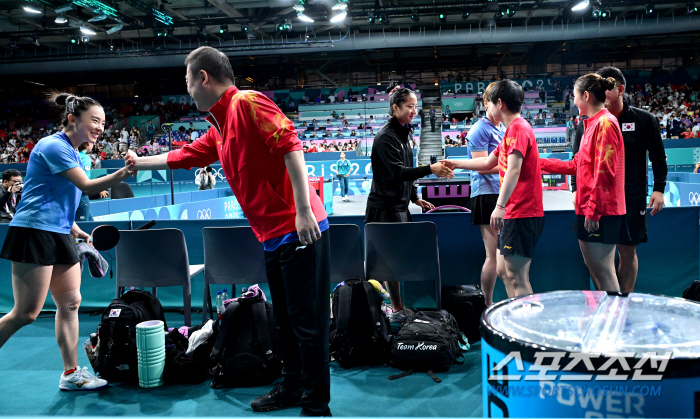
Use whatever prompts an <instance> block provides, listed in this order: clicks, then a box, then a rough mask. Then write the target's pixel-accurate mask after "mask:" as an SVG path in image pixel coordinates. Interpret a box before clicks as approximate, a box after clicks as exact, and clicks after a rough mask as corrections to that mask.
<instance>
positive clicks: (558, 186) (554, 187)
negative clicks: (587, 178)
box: [542, 170, 569, 191]
mask: <svg viewBox="0 0 700 419" xmlns="http://www.w3.org/2000/svg"><path fill="white" fill-rule="evenodd" d="M542 189H544V190H545V191H562V190H568V189H569V175H558V174H555V173H547V172H545V171H544V170H543V171H542Z"/></svg>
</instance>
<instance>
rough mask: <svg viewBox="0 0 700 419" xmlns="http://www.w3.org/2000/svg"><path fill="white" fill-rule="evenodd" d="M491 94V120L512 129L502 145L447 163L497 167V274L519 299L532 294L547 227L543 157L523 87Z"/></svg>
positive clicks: (498, 88)
mask: <svg viewBox="0 0 700 419" xmlns="http://www.w3.org/2000/svg"><path fill="white" fill-rule="evenodd" d="M488 95H489V97H488V99H489V102H490V108H494V109H493V112H492V114H493V115H492V116H493V117H494V119H495V120H496V122H497V123H499V122H502V123H503V124H504V125H505V126H506V127H508V129H507V130H506V133H505V135H504V137H503V141H502V142H501V144H500V145H499V146H498V148H496V150H494V151H493V152H492V153H491V154H490V155H489V156H488V157H481V158H476V159H471V160H459V161H450V160H443V163H445V165H446V166H447V167H449V168H450V169H453V170H454V169H455V168H457V169H465V170H476V171H486V170H490V169H492V168H494V167H496V166H498V172H499V175H500V176H499V178H500V186H501V189H500V192H499V195H498V200H497V201H496V209H495V210H494V211H493V213H492V214H491V228H493V229H495V230H499V231H500V232H499V235H498V256H497V263H496V266H497V267H496V270H497V271H498V276H500V277H501V278H502V279H504V280H508V281H509V283H510V284H511V286H512V292H510V290H509V295H508V297H517V296H520V295H527V294H532V287H531V286H530V263H531V262H532V255H533V253H534V250H535V245H536V244H537V241H538V240H539V238H540V234H542V228H543V227H544V210H543V207H542V175H541V173H540V161H539V160H540V156H539V152H538V150H537V141H536V140H535V133H534V132H533V131H532V127H531V126H530V124H529V123H528V122H527V121H526V120H525V119H523V118H522V117H521V116H520V109H521V108H522V105H523V102H524V101H525V94H524V92H523V89H522V87H520V85H519V84H517V83H515V82H514V81H512V80H501V81H499V82H496V83H495V84H494V85H493V87H492V88H491V90H490V91H489V94H488ZM511 293H512V294H513V295H510V294H511Z"/></svg>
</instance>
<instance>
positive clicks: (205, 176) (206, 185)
mask: <svg viewBox="0 0 700 419" xmlns="http://www.w3.org/2000/svg"><path fill="white" fill-rule="evenodd" d="M213 171H214V169H212V168H211V166H206V167H203V168H202V169H200V170H199V173H198V174H197V176H195V178H194V183H195V184H196V185H197V189H198V190H200V191H203V190H206V189H214V186H215V185H216V178H215V177H214V175H213V174H212V172H213Z"/></svg>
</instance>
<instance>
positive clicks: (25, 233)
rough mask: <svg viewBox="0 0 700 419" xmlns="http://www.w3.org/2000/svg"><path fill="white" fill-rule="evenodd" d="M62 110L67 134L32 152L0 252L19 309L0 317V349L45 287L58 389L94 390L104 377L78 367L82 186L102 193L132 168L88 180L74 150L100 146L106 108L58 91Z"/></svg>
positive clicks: (36, 307)
mask: <svg viewBox="0 0 700 419" xmlns="http://www.w3.org/2000/svg"><path fill="white" fill-rule="evenodd" d="M50 101H51V102H53V103H54V104H55V105H56V106H57V107H58V108H59V109H60V110H61V111H62V112H63V117H62V125H63V127H64V128H63V131H61V132H57V133H56V134H54V135H51V136H48V137H45V138H42V139H41V141H39V142H38V143H37V145H36V146H35V147H34V149H33V150H32V154H31V156H30V157H29V164H28V165H27V176H26V180H25V184H24V190H23V194H22V201H20V204H19V205H18V207H17V212H16V213H15V215H14V217H13V219H12V221H11V222H10V227H9V229H8V231H7V236H6V238H5V243H4V245H3V247H2V251H0V257H2V258H3V259H9V260H11V261H12V289H13V292H14V299H15V306H14V307H13V308H12V311H10V312H9V313H8V314H7V315H6V316H4V317H3V318H1V319H0V347H2V346H3V345H4V344H5V342H7V340H8V339H9V338H10V337H11V336H12V335H13V334H14V333H15V332H17V331H18V330H19V329H20V328H22V327H23V326H26V325H28V324H30V323H32V322H33V321H34V320H35V319H36V317H37V316H38V315H39V312H40V311H41V308H42V307H43V305H44V301H45V299H46V293H47V291H50V292H51V296H52V297H53V300H54V302H55V304H56V341H57V343H58V347H59V349H60V350H61V358H62V360H63V368H64V373H63V374H62V375H61V380H60V382H59V388H60V389H61V390H96V389H100V388H104V387H106V386H107V382H106V381H105V380H102V379H100V378H97V377H95V376H94V375H92V374H91V373H89V372H88V371H87V368H83V369H80V368H79V367H78V308H79V307H80V275H81V272H80V266H79V265H78V254H77V252H76V249H75V244H74V239H88V238H89V236H88V234H87V233H85V232H84V231H82V230H81V229H80V228H79V227H78V226H77V224H75V211H76V208H77V206H78V202H79V201H80V195H81V191H82V192H85V193H86V194H88V195H92V194H96V193H99V192H100V191H103V190H105V189H107V188H109V187H111V186H114V185H116V184H118V183H119V182H121V181H123V180H124V179H126V178H127V177H129V176H130V175H131V174H133V173H134V171H133V170H131V169H129V168H126V167H125V168H122V169H120V170H118V171H117V172H115V173H112V174H110V175H107V176H104V177H101V178H99V179H92V180H91V179H88V177H87V175H86V174H85V171H84V170H83V168H82V164H81V161H80V157H79V155H78V151H77V148H78V146H79V145H80V144H82V143H85V142H90V143H93V144H94V143H95V142H97V139H98V138H99V136H100V135H101V134H102V132H103V131H104V123H105V113H104V110H103V109H102V106H101V105H100V104H99V103H98V102H97V101H95V100H94V99H91V98H89V97H77V96H73V95H71V94H68V93H60V94H59V93H55V94H53V95H52V97H51V98H50Z"/></svg>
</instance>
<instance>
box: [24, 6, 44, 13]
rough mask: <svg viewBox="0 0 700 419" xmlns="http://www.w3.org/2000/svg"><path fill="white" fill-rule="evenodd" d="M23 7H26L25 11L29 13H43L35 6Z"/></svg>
mask: <svg viewBox="0 0 700 419" xmlns="http://www.w3.org/2000/svg"><path fill="white" fill-rule="evenodd" d="M22 8H23V9H24V11H25V12H28V13H41V10H39V9H37V8H36V7H34V6H23V7H22Z"/></svg>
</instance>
